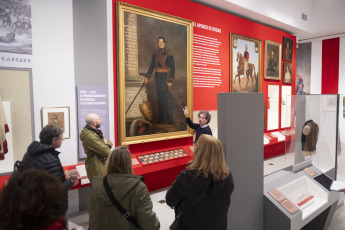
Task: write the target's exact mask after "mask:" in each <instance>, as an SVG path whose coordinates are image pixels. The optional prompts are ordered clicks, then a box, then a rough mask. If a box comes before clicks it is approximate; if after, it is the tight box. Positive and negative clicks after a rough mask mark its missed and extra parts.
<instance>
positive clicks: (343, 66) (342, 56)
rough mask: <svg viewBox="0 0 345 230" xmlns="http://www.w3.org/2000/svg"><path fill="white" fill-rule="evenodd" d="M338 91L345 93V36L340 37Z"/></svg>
mask: <svg viewBox="0 0 345 230" xmlns="http://www.w3.org/2000/svg"><path fill="white" fill-rule="evenodd" d="M344 21H345V20H344ZM338 93H339V94H345V36H344V37H341V38H340V52H339V87H338Z"/></svg>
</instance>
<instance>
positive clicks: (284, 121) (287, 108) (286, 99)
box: [280, 85, 291, 128]
mask: <svg viewBox="0 0 345 230" xmlns="http://www.w3.org/2000/svg"><path fill="white" fill-rule="evenodd" d="M290 119H291V86H285V85H283V86H282V98H281V124H280V126H281V127H280V128H287V127H289V126H290V123H291V120H290Z"/></svg>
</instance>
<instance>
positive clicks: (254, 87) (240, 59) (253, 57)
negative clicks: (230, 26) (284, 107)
mask: <svg viewBox="0 0 345 230" xmlns="http://www.w3.org/2000/svg"><path fill="white" fill-rule="evenodd" d="M230 69H231V70H230V72H231V81H230V91H231V92H260V91H261V40H258V39H254V38H249V37H245V36H242V35H238V34H230Z"/></svg>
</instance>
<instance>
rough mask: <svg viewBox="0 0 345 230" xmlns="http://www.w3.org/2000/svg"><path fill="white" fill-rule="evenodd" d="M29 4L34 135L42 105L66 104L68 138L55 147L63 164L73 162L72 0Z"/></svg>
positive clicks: (74, 120) (39, 1)
mask: <svg viewBox="0 0 345 230" xmlns="http://www.w3.org/2000/svg"><path fill="white" fill-rule="evenodd" d="M31 6H32V7H31V14H32V53H33V63H32V78H33V101H34V117H35V118H34V121H35V126H34V128H35V134H36V137H35V139H36V140H39V138H38V137H39V133H40V131H41V115H40V111H41V107H58V106H69V107H70V131H71V133H70V136H71V138H70V139H66V140H65V141H64V142H63V144H62V147H61V148H60V149H58V150H59V151H61V154H60V159H61V162H62V164H63V165H71V164H76V163H77V162H78V157H77V138H78V133H77V129H76V127H77V126H76V103H75V97H76V96H75V95H76V94H75V83H74V53H73V21H72V1H70V0H49V1H46V0H32V1H31Z"/></svg>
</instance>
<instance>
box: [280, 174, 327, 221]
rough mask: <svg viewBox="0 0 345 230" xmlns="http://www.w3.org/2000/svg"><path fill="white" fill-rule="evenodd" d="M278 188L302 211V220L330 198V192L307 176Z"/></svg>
mask: <svg viewBox="0 0 345 230" xmlns="http://www.w3.org/2000/svg"><path fill="white" fill-rule="evenodd" d="M278 190H279V191H280V192H281V193H282V194H284V195H285V196H286V197H287V198H288V199H289V200H290V201H291V202H292V203H294V204H295V205H296V206H297V207H298V208H299V209H300V210H301V211H302V220H304V219H305V218H307V217H308V216H309V215H310V214H312V213H313V212H315V211H316V210H318V209H319V208H320V207H321V206H322V205H324V204H326V203H327V199H328V194H327V193H326V192H325V191H324V190H322V189H321V188H320V187H319V186H318V185H316V184H315V182H313V181H311V180H310V179H309V178H307V177H305V176H303V177H301V178H298V179H297V180H294V181H292V182H290V183H288V184H286V185H284V186H282V187H280V188H278Z"/></svg>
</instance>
